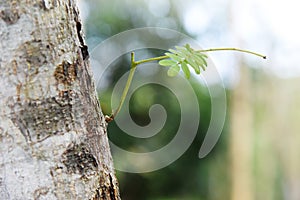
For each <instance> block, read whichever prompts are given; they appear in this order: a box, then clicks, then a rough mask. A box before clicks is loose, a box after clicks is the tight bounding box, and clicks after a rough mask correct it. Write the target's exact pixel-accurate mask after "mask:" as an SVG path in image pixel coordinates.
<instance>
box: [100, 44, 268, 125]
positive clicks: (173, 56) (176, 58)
mask: <svg viewBox="0 0 300 200" xmlns="http://www.w3.org/2000/svg"><path fill="white" fill-rule="evenodd" d="M175 48H176V49H169V52H167V53H165V55H164V56H158V57H154V58H148V59H144V60H139V61H135V57H134V52H132V53H131V66H130V72H129V76H128V79H127V82H126V85H125V88H124V90H123V93H122V96H121V99H120V103H119V105H118V107H117V109H116V110H115V111H114V112H112V114H111V115H110V116H105V120H106V122H111V121H113V120H114V118H115V117H116V116H117V115H118V113H119V112H120V110H121V108H122V106H123V104H124V101H125V99H126V96H127V93H128V90H129V88H130V85H131V82H132V79H133V76H134V72H135V70H136V67H137V66H138V65H140V64H142V63H147V62H152V61H159V62H158V63H159V64H160V65H161V66H165V67H169V69H168V72H167V73H168V76H171V77H173V76H176V75H178V73H179V72H180V69H182V71H183V73H184V75H185V77H186V78H187V79H189V78H190V74H191V72H190V68H192V69H194V71H195V73H196V74H200V73H201V71H205V69H206V67H207V61H206V60H207V56H206V55H205V54H204V53H205V52H210V51H239V52H243V53H248V54H253V55H255V56H258V57H262V58H263V59H266V56H264V55H261V54H258V53H256V52H252V51H248V50H243V49H237V48H212V49H203V50H194V49H193V48H191V47H190V45H189V44H186V45H185V46H176V47H175Z"/></svg>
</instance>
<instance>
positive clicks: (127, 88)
mask: <svg viewBox="0 0 300 200" xmlns="http://www.w3.org/2000/svg"><path fill="white" fill-rule="evenodd" d="M136 66H137V64H136V62H135V61H134V52H131V66H130V72H129V75H128V79H127V82H126V85H125V88H124V90H123V94H122V96H121V100H120V103H119V106H118V108H117V109H116V110H115V111H114V112H113V114H112V115H111V117H110V118H111V119H113V118H115V117H116V116H117V115H118V113H119V112H120V110H121V108H122V106H123V104H124V101H125V99H126V96H127V93H128V90H129V87H130V85H131V82H132V79H133V75H134V72H135V70H136Z"/></svg>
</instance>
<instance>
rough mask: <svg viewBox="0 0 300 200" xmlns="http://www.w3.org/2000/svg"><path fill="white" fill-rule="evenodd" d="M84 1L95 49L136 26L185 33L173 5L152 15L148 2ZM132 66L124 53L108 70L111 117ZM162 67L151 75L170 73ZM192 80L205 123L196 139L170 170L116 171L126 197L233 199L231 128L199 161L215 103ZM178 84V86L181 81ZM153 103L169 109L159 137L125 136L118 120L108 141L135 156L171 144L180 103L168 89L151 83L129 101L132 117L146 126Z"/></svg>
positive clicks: (103, 95) (105, 97)
mask: <svg viewBox="0 0 300 200" xmlns="http://www.w3.org/2000/svg"><path fill="white" fill-rule="evenodd" d="M85 2H86V6H87V7H88V10H89V14H88V15H87V19H86V21H85V29H86V30H85V33H86V36H87V41H88V45H89V47H90V49H92V48H93V47H94V46H95V45H96V44H98V43H99V42H100V41H102V40H104V39H106V38H108V37H110V36H112V35H114V34H117V33H119V32H121V31H124V30H128V29H132V28H135V27H145V26H158V25H160V26H161V27H166V28H173V29H176V30H178V31H181V32H185V31H184V30H183V29H182V28H181V27H182V25H181V23H182V22H181V19H180V14H179V13H178V11H177V9H175V5H174V2H173V1H168V4H169V6H168V10H167V11H162V12H165V13H156V12H154V11H153V9H152V11H151V8H150V7H149V6H150V4H149V3H148V2H147V1H120V0H111V1H104V0H100V1H99V0H97V1H96V0H94V1H85ZM155 2H158V1H155ZM152 3H153V1H152ZM137 40H141V42H142V38H137ZM163 53H165V52H163V51H161V50H153V49H147V50H141V51H140V52H137V56H140V57H141V58H143V57H144V56H145V55H149V54H150V55H154V56H159V55H163ZM137 56H136V57H137ZM137 59H140V58H137ZM129 66H130V62H129V60H128V55H124V56H122V57H120V58H118V59H117V60H115V61H114V62H113V63H112V64H111V66H110V67H109V68H110V69H112V70H111V73H110V74H107V77H108V79H107V80H108V82H109V83H108V87H107V88H104V89H103V90H102V91H100V92H99V98H100V102H101V106H102V110H103V112H104V113H105V114H110V113H111V107H110V102H111V93H112V89H113V87H114V85H115V83H116V81H117V80H118V79H119V78H120V77H121V76H122V75H123V74H124V73H125V72H127V71H128V70H129ZM139 67H143V66H139ZM162 68H163V67H157V70H156V71H155V72H154V74H151V76H157V77H159V76H160V75H161V74H162V73H166V71H165V70H164V69H162ZM135 76H147V74H141V73H137V74H135ZM189 81H190V83H191V85H192V86H193V88H194V90H195V92H196V94H197V98H198V101H199V105H201V106H199V110H200V116H201V120H200V122H199V129H198V133H197V136H196V138H195V139H194V141H193V143H192V145H191V146H190V147H189V149H188V150H187V151H186V152H185V153H184V154H183V155H182V156H181V157H180V158H179V159H178V160H177V161H175V162H174V163H172V164H171V165H169V166H168V167H165V168H163V169H160V170H157V171H154V172H150V173H143V174H132V173H124V172H120V171H117V177H118V179H119V183H120V190H121V196H122V199H124V200H126V199H127V200H135V199H136V200H140V199H149V200H154V199H155V200H171V199H172V200H174V199H185V200H189V199H190V200H194V199H195V200H196V199H197V200H201V199H206V200H208V199H229V194H228V191H229V188H228V187H229V177H228V175H227V172H228V171H227V170H228V169H227V167H228V163H227V162H228V159H227V158H226V153H225V152H226V148H227V146H226V130H227V127H225V129H224V130H225V131H224V133H222V135H221V138H220V140H219V142H218V145H216V146H215V147H214V149H213V151H212V152H211V153H210V156H209V157H206V158H204V159H199V158H198V153H199V149H200V146H201V144H202V141H203V138H204V136H205V134H206V131H207V128H208V125H209V122H210V114H211V113H210V112H211V110H210V109H211V107H210V104H211V102H210V97H209V94H208V91H207V88H206V87H204V86H203V85H202V84H201V83H200V82H199V81H198V80H197V79H196V78H195V77H194V76H191V79H190V80H189ZM173 84H176V78H174V83H173ZM188 99H189V97H186V101H187V103H188ZM153 104H161V105H162V106H163V107H164V108H165V109H166V111H167V116H168V117H167V122H166V124H165V126H164V128H163V129H162V130H161V131H160V132H159V133H157V134H156V135H155V136H153V137H151V138H146V139H142V138H134V137H132V136H129V135H127V134H126V133H124V132H122V130H120V129H119V127H118V126H117V125H116V124H115V122H112V123H110V124H109V127H108V134H109V139H110V140H111V141H112V142H113V143H115V144H116V145H117V146H119V147H121V148H123V149H126V150H130V151H135V152H148V151H153V150H157V149H159V148H161V147H163V146H164V145H166V144H167V143H168V142H169V141H170V140H171V139H172V138H173V137H174V134H176V132H177V128H178V126H179V122H180V121H179V120H180V107H179V103H178V101H177V99H176V97H175V96H174V95H173V94H172V92H170V91H169V90H168V89H167V88H165V87H163V86H160V85H157V84H148V85H145V86H142V87H140V88H139V89H138V90H136V91H135V93H134V94H133V95H132V96H131V97H130V114H131V117H132V118H133V120H134V121H135V122H136V123H137V124H138V125H141V126H143V125H147V124H148V123H149V122H150V118H149V115H148V112H149V108H150V107H151V106H152V105H153ZM189 106H190V111H191V112H193V111H194V110H195V109H193V108H194V106H197V105H189ZM118 117H128V116H118ZM191 120H193V119H191ZM187 134H188V133H187Z"/></svg>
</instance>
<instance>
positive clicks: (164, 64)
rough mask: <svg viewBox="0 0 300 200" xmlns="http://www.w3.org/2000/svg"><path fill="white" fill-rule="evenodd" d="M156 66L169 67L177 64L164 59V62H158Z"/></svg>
mask: <svg viewBox="0 0 300 200" xmlns="http://www.w3.org/2000/svg"><path fill="white" fill-rule="evenodd" d="M158 64H160V65H162V66H166V67H169V66H171V65H174V64H177V62H176V61H174V60H170V59H164V60H161V61H159V62H158Z"/></svg>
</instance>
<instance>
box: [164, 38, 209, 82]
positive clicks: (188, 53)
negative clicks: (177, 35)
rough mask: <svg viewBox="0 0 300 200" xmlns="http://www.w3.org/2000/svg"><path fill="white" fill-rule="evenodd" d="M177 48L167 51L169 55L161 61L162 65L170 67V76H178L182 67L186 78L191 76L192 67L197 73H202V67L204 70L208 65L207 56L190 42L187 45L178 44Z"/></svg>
mask: <svg viewBox="0 0 300 200" xmlns="http://www.w3.org/2000/svg"><path fill="white" fill-rule="evenodd" d="M175 48H176V49H169V52H167V53H165V55H166V56H167V57H168V58H167V59H163V60H160V61H159V64H160V65H161V66H166V67H169V70H168V76H171V77H173V76H176V75H178V73H179V72H180V69H182V71H183V73H184V75H185V77H186V78H190V76H191V72H190V68H192V69H194V71H195V73H196V74H200V72H201V69H202V70H203V71H204V70H205V69H206V67H207V61H206V59H207V56H206V55H205V54H203V53H201V52H200V51H196V50H194V49H192V48H191V47H190V45H189V44H186V45H185V46H182V47H181V46H176V47H175Z"/></svg>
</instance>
